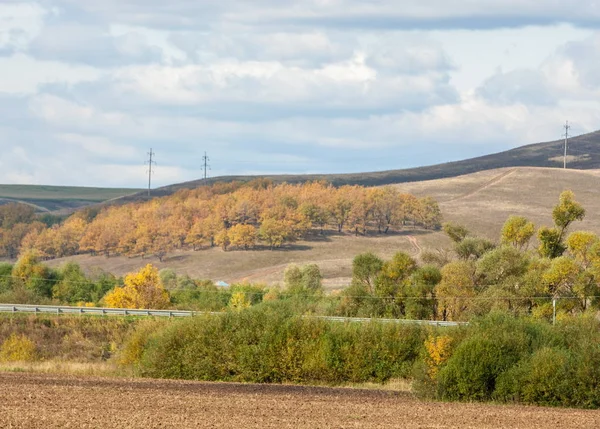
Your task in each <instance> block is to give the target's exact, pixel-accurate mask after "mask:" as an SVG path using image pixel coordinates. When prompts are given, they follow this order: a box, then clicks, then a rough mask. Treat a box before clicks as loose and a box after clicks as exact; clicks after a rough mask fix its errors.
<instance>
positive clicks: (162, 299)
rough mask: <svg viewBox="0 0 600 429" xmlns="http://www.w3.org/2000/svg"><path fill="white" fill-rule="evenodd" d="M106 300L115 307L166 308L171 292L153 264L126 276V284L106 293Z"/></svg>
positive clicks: (110, 305)
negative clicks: (165, 286) (164, 284)
mask: <svg viewBox="0 0 600 429" xmlns="http://www.w3.org/2000/svg"><path fill="white" fill-rule="evenodd" d="M104 302H105V303H106V305H108V306H109V307H114V308H154V309H161V308H166V307H167V306H168V305H169V302H170V299H169V294H168V292H167V291H166V290H165V288H164V287H163V284H162V281H161V279H160V275H159V271H158V269H157V268H156V267H154V266H153V265H152V264H148V265H146V266H145V267H144V268H142V269H141V270H140V271H138V272H137V273H130V274H127V275H126V276H125V279H124V285H123V286H122V287H116V288H114V289H113V290H112V291H110V292H109V293H107V294H106V296H105V297H104Z"/></svg>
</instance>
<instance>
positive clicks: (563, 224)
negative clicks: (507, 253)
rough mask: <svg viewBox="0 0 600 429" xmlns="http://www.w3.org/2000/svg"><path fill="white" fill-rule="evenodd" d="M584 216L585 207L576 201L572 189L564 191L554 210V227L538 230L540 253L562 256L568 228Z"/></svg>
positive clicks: (544, 227)
mask: <svg viewBox="0 0 600 429" xmlns="http://www.w3.org/2000/svg"><path fill="white" fill-rule="evenodd" d="M584 217H585V209H584V208H583V207H582V206H581V205H580V204H579V203H578V202H576V201H575V194H573V192H572V191H563V192H562V193H561V194H560V198H559V203H558V204H557V205H556V206H555V207H554V210H552V219H553V220H554V227H552V228H548V227H546V226H543V227H541V228H540V229H539V230H538V239H539V241H540V247H539V252H540V254H541V255H542V256H545V257H548V258H558V257H559V256H561V255H562V254H563V253H564V251H565V250H566V246H565V244H564V236H565V232H566V231H567V228H568V227H569V225H571V224H572V223H573V222H575V221H576V220H583V218H584Z"/></svg>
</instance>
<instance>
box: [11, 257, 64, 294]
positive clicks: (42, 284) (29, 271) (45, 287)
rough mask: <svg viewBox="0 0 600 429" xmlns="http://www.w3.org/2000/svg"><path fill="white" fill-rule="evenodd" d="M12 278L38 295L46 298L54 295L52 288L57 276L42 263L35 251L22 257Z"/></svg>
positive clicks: (13, 270)
mask: <svg viewBox="0 0 600 429" xmlns="http://www.w3.org/2000/svg"><path fill="white" fill-rule="evenodd" d="M12 276H13V278H14V280H15V281H16V282H18V283H20V284H21V285H22V286H23V287H25V288H26V289H29V290H31V291H33V292H34V293H36V294H37V295H40V296H44V297H50V296H51V295H52V286H53V285H54V282H55V280H56V275H55V273H54V272H53V271H52V270H50V269H49V268H48V267H47V266H46V265H44V264H42V263H41V261H40V258H39V256H38V255H37V254H36V253H35V252H34V251H30V252H26V253H24V254H23V255H21V257H20V258H19V260H18V261H17V263H16V264H15V265H14V267H13V269H12Z"/></svg>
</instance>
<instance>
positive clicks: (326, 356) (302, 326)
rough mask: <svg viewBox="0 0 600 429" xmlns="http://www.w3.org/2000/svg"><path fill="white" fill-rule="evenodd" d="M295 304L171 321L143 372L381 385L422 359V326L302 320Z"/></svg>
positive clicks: (151, 345) (153, 342)
mask: <svg viewBox="0 0 600 429" xmlns="http://www.w3.org/2000/svg"><path fill="white" fill-rule="evenodd" d="M292 303H293V301H289V302H283V303H282V302H273V303H264V304H261V305H259V306H256V307H251V308H249V309H246V310H243V311H240V312H228V313H226V314H223V315H218V316H206V317H197V318H192V319H187V320H177V321H174V322H173V323H172V324H169V326H167V327H165V328H164V329H162V330H159V331H158V332H156V334H154V335H152V336H151V337H150V339H149V340H148V342H147V343H146V347H145V350H144V352H143V354H142V358H141V360H140V364H139V368H140V372H141V374H142V375H144V376H149V377H164V378H182V379H195V380H225V381H245V382H260V383H266V382H274V383H283V382H294V383H307V382H317V383H329V384H339V383H346V382H367V381H372V382H385V381H386V380H389V379H390V378H394V377H405V376H407V375H409V373H410V371H411V368H412V365H413V364H414V361H415V360H416V359H417V358H418V356H419V352H420V347H421V345H422V342H423V332H422V329H421V328H420V327H419V326H412V325H411V326H404V325H395V324H380V323H370V324H354V323H347V324H340V323H337V322H328V321H324V320H322V319H313V318H304V317H302V316H299V315H297V314H296V312H295V309H294V307H293V305H292Z"/></svg>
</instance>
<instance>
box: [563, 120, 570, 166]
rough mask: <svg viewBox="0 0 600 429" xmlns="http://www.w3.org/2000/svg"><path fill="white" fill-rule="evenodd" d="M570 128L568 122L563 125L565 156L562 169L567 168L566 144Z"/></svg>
mask: <svg viewBox="0 0 600 429" xmlns="http://www.w3.org/2000/svg"><path fill="white" fill-rule="evenodd" d="M570 128H571V126H570V125H569V121H567V122H566V123H565V135H564V137H565V156H564V158H563V168H567V142H568V141H569V129H570Z"/></svg>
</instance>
